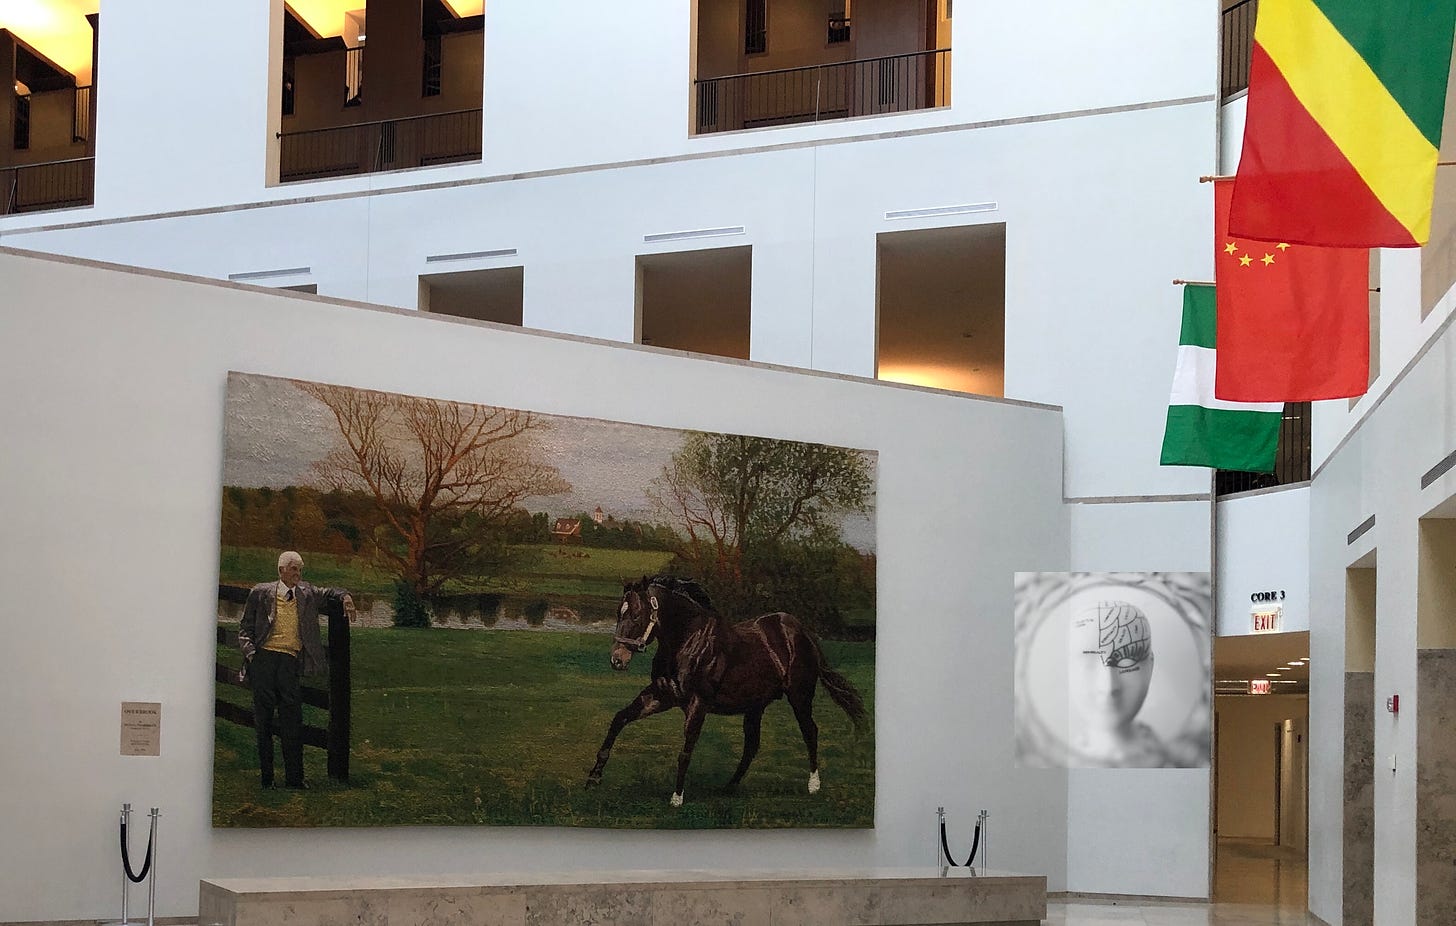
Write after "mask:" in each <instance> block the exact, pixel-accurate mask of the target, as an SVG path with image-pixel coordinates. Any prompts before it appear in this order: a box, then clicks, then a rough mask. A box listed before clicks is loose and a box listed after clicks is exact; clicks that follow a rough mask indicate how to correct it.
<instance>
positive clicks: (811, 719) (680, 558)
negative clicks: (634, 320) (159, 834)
mask: <svg viewBox="0 0 1456 926" xmlns="http://www.w3.org/2000/svg"><path fill="white" fill-rule="evenodd" d="M225 420H226V434H225V447H224V465H223V480H222V481H223V489H222V519H221V520H222V526H221V556H220V564H219V592H218V614H217V630H218V633H217V649H216V656H215V658H216V662H217V665H216V675H217V711H216V713H217V720H216V725H215V729H216V739H215V749H214V767H213V824H214V825H215V826H224V827H274V826H282V827H298V826H389V825H461V824H502V825H509V824H537V825H552V826H563V825H566V826H592V827H663V828H709V827H870V826H873V825H874V772H875V749H874V730H873V718H874V696H875V672H874V669H875V664H874V663H875V660H874V652H875V650H874V646H875V643H874V641H875V565H876V561H875V480H876V455H875V453H874V452H873V451H866V450H855V449H848V448H842V447H832V446H826V445H822V444H813V443H802V442H797V441H788V440H777V439H769V438H763V437H752V436H744V435H733V434H720V433H712V432H702V431H679V430H671V429H665V428H655V427H647V426H643V425H633V424H625V423H621V422H614V421H604V420H597V419H586V418H570V417H564V416H557V415H546V414H540V413H536V412H531V411H523V410H516V409H509V408H500V407H496V406H490V405H478V404H469V403H465V402H459V401H446V400H441V399H432V398H421V397H416V396H407V395H399V394H393V393H382V392H373V391H368V390H360V389H353V388H348V387H342V386H333V385H324V384H319V383H312V382H304V381H299V380H289V379H278V378H274V377H266V376H259V375H252V374H241V373H232V374H230V375H229V377H228V389H227V407H226V419H225ZM295 554H296V555H295ZM299 560H301V561H302V565H301V570H300V566H299V563H298V561H299ZM295 593H296V594H297V599H296V601H295ZM345 603H347V605H348V607H347V611H346V609H345V607H344V605H345ZM299 625H302V626H299ZM260 657H262V658H260ZM300 743H302V746H301V754H302V758H301V760H299V759H298V755H299V753H300V745H299V744H300ZM275 745H281V747H282V749H281V753H282V757H283V760H284V761H283V765H282V766H281V767H280V770H279V772H278V774H277V778H276V779H274V777H273V776H274V774H275V771H274V767H273V764H274V760H273V754H274V753H275V752H278V750H276V749H274V748H273V746H275ZM300 761H301V767H300V766H299V762H300Z"/></svg>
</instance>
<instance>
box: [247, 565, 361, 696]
mask: <svg viewBox="0 0 1456 926" xmlns="http://www.w3.org/2000/svg"><path fill="white" fill-rule="evenodd" d="M279 586H280V583H278V582H263V583H260V584H258V585H254V586H253V590H252V591H250V592H248V603H247V604H246V605H245V606H244V607H243V619H242V621H241V623H240V624H239V626H238V648H239V649H241V650H242V651H243V658H244V659H252V658H253V654H254V653H256V652H257V651H258V650H259V649H261V648H262V647H263V644H265V643H267V642H268V637H269V636H270V635H271V634H272V633H273V621H274V620H275V619H276V618H277V616H278V615H277V606H276V602H277V597H278V589H279ZM346 594H347V592H346V591H345V590H344V589H342V588H315V587H314V586H312V585H309V584H308V583H307V582H299V583H298V584H297V585H295V586H294V587H293V600H294V601H296V602H297V603H298V639H299V640H300V641H301V642H302V643H303V653H302V656H303V673H304V674H305V675H310V674H313V673H315V672H318V671H319V670H321V669H322V668H323V666H324V644H323V640H322V639H320V637H319V613H320V612H321V611H322V610H323V609H324V608H325V606H331V607H329V610H331V611H332V610H336V609H338V608H341V607H342V606H343V601H344V595H346Z"/></svg>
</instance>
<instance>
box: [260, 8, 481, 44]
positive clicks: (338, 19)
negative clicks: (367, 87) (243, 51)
mask: <svg viewBox="0 0 1456 926" xmlns="http://www.w3.org/2000/svg"><path fill="white" fill-rule="evenodd" d="M446 5H447V6H449V7H450V9H452V10H454V11H455V15H456V16H479V15H480V14H481V13H482V12H483V11H484V10H485V2H484V0H446ZM288 8H289V9H290V10H292V11H293V13H294V15H295V16H297V17H298V18H299V19H301V20H303V21H304V22H306V23H308V25H309V27H310V28H311V29H313V31H315V32H317V33H318V34H319V36H320V37H322V38H328V37H329V36H333V35H343V34H344V14H345V13H350V12H353V11H355V10H361V9H363V8H364V0H288Z"/></svg>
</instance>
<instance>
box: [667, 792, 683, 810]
mask: <svg viewBox="0 0 1456 926" xmlns="http://www.w3.org/2000/svg"><path fill="white" fill-rule="evenodd" d="M668 803H669V804H671V805H672V806H674V807H681V806H682V792H681V791H678V792H676V793H675V794H673V796H672V800H670V801H668Z"/></svg>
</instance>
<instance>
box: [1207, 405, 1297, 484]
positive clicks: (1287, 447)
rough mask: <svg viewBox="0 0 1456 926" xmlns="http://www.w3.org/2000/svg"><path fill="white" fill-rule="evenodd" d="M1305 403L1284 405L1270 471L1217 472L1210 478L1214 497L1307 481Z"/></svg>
mask: <svg viewBox="0 0 1456 926" xmlns="http://www.w3.org/2000/svg"><path fill="white" fill-rule="evenodd" d="M1309 424H1310V414H1309V403H1308V402H1290V403H1287V404H1286V405H1285V406H1284V420H1283V421H1281V422H1280V424H1279V448H1278V449H1277V450H1275V452H1274V472H1272V473H1238V472H1233V471H1231V470H1223V469H1221V470H1219V471H1218V473H1217V475H1216V476H1215V477H1214V489H1215V493H1216V494H1218V495H1230V494H1232V493H1234V492H1248V491H1250V490H1252V489H1267V488H1271V487H1273V486H1284V485H1293V484H1294V483H1297V482H1308V481H1309V458H1310V440H1309Z"/></svg>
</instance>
